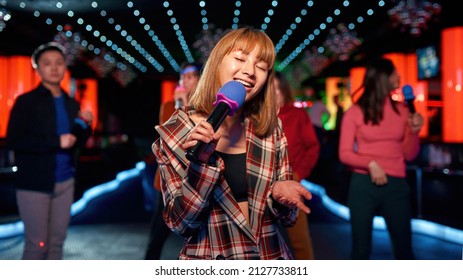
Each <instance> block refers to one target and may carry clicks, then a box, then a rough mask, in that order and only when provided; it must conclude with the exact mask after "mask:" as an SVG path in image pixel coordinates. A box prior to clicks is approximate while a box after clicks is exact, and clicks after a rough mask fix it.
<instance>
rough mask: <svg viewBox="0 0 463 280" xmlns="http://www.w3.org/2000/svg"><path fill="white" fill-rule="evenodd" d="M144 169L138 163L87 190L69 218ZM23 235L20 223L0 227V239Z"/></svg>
mask: <svg viewBox="0 0 463 280" xmlns="http://www.w3.org/2000/svg"><path fill="white" fill-rule="evenodd" d="M145 167H146V165H145V163H144V162H138V163H137V164H136V165H135V168H133V169H129V170H125V171H122V172H120V173H118V174H117V176H116V179H114V180H112V181H109V182H107V183H104V184H101V185H97V186H95V187H93V188H91V189H88V190H87V191H85V192H84V194H83V196H82V198H81V199H79V200H78V201H76V202H74V203H73V204H72V206H71V216H74V215H77V214H79V213H80V212H82V211H84V209H85V207H86V206H87V204H88V202H90V201H91V200H92V199H94V198H96V197H98V196H100V195H103V194H106V193H109V192H112V191H115V190H117V189H118V188H119V186H120V185H121V183H122V182H123V181H125V180H128V179H131V178H135V177H137V176H139V175H140V173H141V172H142V171H143V170H144V169H145ZM23 233H24V224H23V222H22V221H18V222H14V223H9V224H3V225H0V238H8V237H13V236H16V235H20V234H23Z"/></svg>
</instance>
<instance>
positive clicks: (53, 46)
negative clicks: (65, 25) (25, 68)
mask: <svg viewBox="0 0 463 280" xmlns="http://www.w3.org/2000/svg"><path fill="white" fill-rule="evenodd" d="M46 51H59V52H60V53H61V54H62V55H63V56H65V54H66V49H65V48H64V47H63V46H62V45H60V44H58V43H56V42H49V43H46V44H43V45H40V46H39V47H38V48H37V49H35V51H34V52H33V53H32V57H31V63H32V67H33V68H34V69H37V67H38V61H39V59H40V56H41V55H42V54H43V53H44V52H46Z"/></svg>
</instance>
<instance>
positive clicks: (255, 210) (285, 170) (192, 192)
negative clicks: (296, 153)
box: [152, 111, 297, 259]
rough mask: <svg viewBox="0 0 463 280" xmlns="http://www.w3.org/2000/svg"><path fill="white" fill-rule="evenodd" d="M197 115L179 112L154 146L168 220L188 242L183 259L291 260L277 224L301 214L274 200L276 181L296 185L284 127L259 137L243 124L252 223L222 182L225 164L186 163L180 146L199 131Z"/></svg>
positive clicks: (161, 130) (288, 222)
mask: <svg viewBox="0 0 463 280" xmlns="http://www.w3.org/2000/svg"><path fill="white" fill-rule="evenodd" d="M192 113H194V111H188V112H186V111H176V112H175V113H174V114H173V115H172V117H171V118H170V119H169V120H168V121H167V122H166V123H164V124H163V125H160V126H157V127H156V130H157V131H158V132H159V135H160V138H159V139H157V140H156V141H155V142H154V143H153V146H152V148H153V152H154V154H155V156H156V158H157V161H158V164H159V168H160V171H161V175H162V186H161V187H162V194H163V198H164V205H165V208H164V220H165V221H166V223H167V226H168V227H169V228H171V229H172V231H174V232H175V233H177V234H179V235H181V236H183V237H185V244H184V247H183V248H182V250H181V252H180V255H179V258H180V259H292V255H291V253H290V251H289V249H288V247H287V245H286V244H285V242H284V240H283V238H282V236H281V234H280V232H279V230H278V227H277V223H278V220H280V221H281V222H282V223H283V224H284V225H292V224H294V222H295V221H296V218H297V208H292V209H289V208H286V207H283V206H281V205H278V207H274V205H273V204H274V203H276V202H274V201H273V199H272V198H271V191H272V187H273V184H274V183H275V182H276V181H279V180H290V179H292V171H291V167H290V165H289V159H288V151H287V141H286V137H285V136H284V134H283V132H282V128H281V122H279V126H278V127H277V128H276V129H275V131H274V132H273V134H272V135H270V136H268V137H258V136H256V135H255V134H254V133H253V131H254V129H253V124H252V122H250V121H249V120H248V119H247V118H246V119H245V121H244V123H245V128H246V149H247V158H246V165H247V166H246V168H247V174H246V180H247V183H248V202H249V223H248V222H247V221H246V219H245V217H244V215H243V214H242V212H241V210H240V208H239V206H238V204H237V202H236V201H235V199H234V198H233V194H232V192H231V190H230V188H229V187H228V184H227V182H226V181H225V179H224V177H223V170H224V168H226V166H224V163H223V160H222V159H221V158H219V157H217V159H216V161H215V164H213V165H210V164H209V165H208V164H199V163H195V162H190V161H188V160H187V159H186V157H185V151H183V150H182V149H181V144H182V143H183V142H184V141H185V140H186V137H187V135H188V133H189V132H190V131H191V129H193V127H194V126H193V123H192V121H191V120H190V119H189V117H188V115H189V114H192ZM275 117H276V116H275ZM275 206H276V205H275Z"/></svg>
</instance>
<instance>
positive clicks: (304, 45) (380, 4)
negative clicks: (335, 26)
mask: <svg viewBox="0 0 463 280" xmlns="http://www.w3.org/2000/svg"><path fill="white" fill-rule="evenodd" d="M342 5H343V7H344V8H347V7H349V5H350V3H349V1H347V0H346V1H343V4H342ZM384 6H385V2H384V1H383V0H379V1H378V7H380V8H381V7H384ZM333 14H334V16H339V15H340V14H341V9H339V8H336V9H335V10H334V12H333ZM373 14H374V8H368V9H367V15H368V16H371V15H373ZM363 22H364V18H363V17H362V16H359V17H357V23H358V24H361V23H363ZM332 23H333V18H332V17H327V18H326V22H324V23H321V24H320V25H319V29H318V28H317V29H315V30H313V32H312V33H311V34H309V35H308V36H307V38H306V39H305V40H304V41H303V42H302V43H300V44H299V46H298V47H296V49H294V50H293V51H292V52H291V53H290V54H289V55H288V56H287V57H286V58H285V59H284V60H283V62H281V63H280V64H279V65H278V66H277V69H278V70H280V71H281V70H283V69H285V68H286V67H287V66H288V65H289V64H290V63H291V62H292V61H293V60H294V59H295V58H296V57H298V56H299V55H300V54H301V53H302V52H303V51H304V49H306V48H307V47H308V46H309V45H310V43H311V42H312V41H313V40H314V39H315V38H316V37H317V36H319V35H320V34H321V31H323V30H326V29H327V27H328V25H329V24H332ZM347 27H348V29H349V30H351V31H353V30H354V29H355V28H356V24H355V23H353V22H352V23H350V24H348V25H347ZM317 51H318V52H319V53H323V52H324V47H323V46H320V47H318V48H317Z"/></svg>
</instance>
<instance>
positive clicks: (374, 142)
mask: <svg viewBox="0 0 463 280" xmlns="http://www.w3.org/2000/svg"><path fill="white" fill-rule="evenodd" d="M399 86H400V76H399V75H398V73H397V71H396V69H395V66H394V64H393V63H392V61H391V60H389V59H385V58H380V59H377V60H374V61H373V62H371V64H370V65H369V66H368V67H367V69H366V73H365V76H364V79H363V84H362V87H363V94H362V96H361V97H360V98H359V100H358V102H357V103H356V104H355V105H354V106H352V107H351V108H349V109H348V110H347V111H346V112H345V114H344V116H343V119H342V124H341V139H340V146H339V158H340V160H341V162H343V163H344V164H346V165H348V166H350V167H351V168H352V169H353V174H352V176H351V181H350V189H349V194H348V206H349V210H350V218H351V227H352V253H351V258H352V259H363V260H365V259H368V258H369V257H370V251H371V235H372V224H373V218H374V216H375V213H377V210H380V211H381V212H380V213H381V215H382V216H383V217H384V219H385V221H386V225H387V228H388V231H389V234H390V236H391V242H392V247H393V253H394V256H395V258H396V259H414V254H413V250H412V235H411V215H412V214H411V205H410V187H409V185H408V184H407V181H406V161H410V160H413V159H414V158H415V157H416V156H417V154H418V152H419V145H420V144H419V137H418V133H419V131H420V129H421V127H422V126H423V117H422V116H421V115H420V114H418V113H414V114H411V113H409V112H408V110H407V109H406V107H405V106H402V104H399V103H397V102H395V101H393V100H392V98H391V91H392V90H394V89H397V88H398V87H399Z"/></svg>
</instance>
